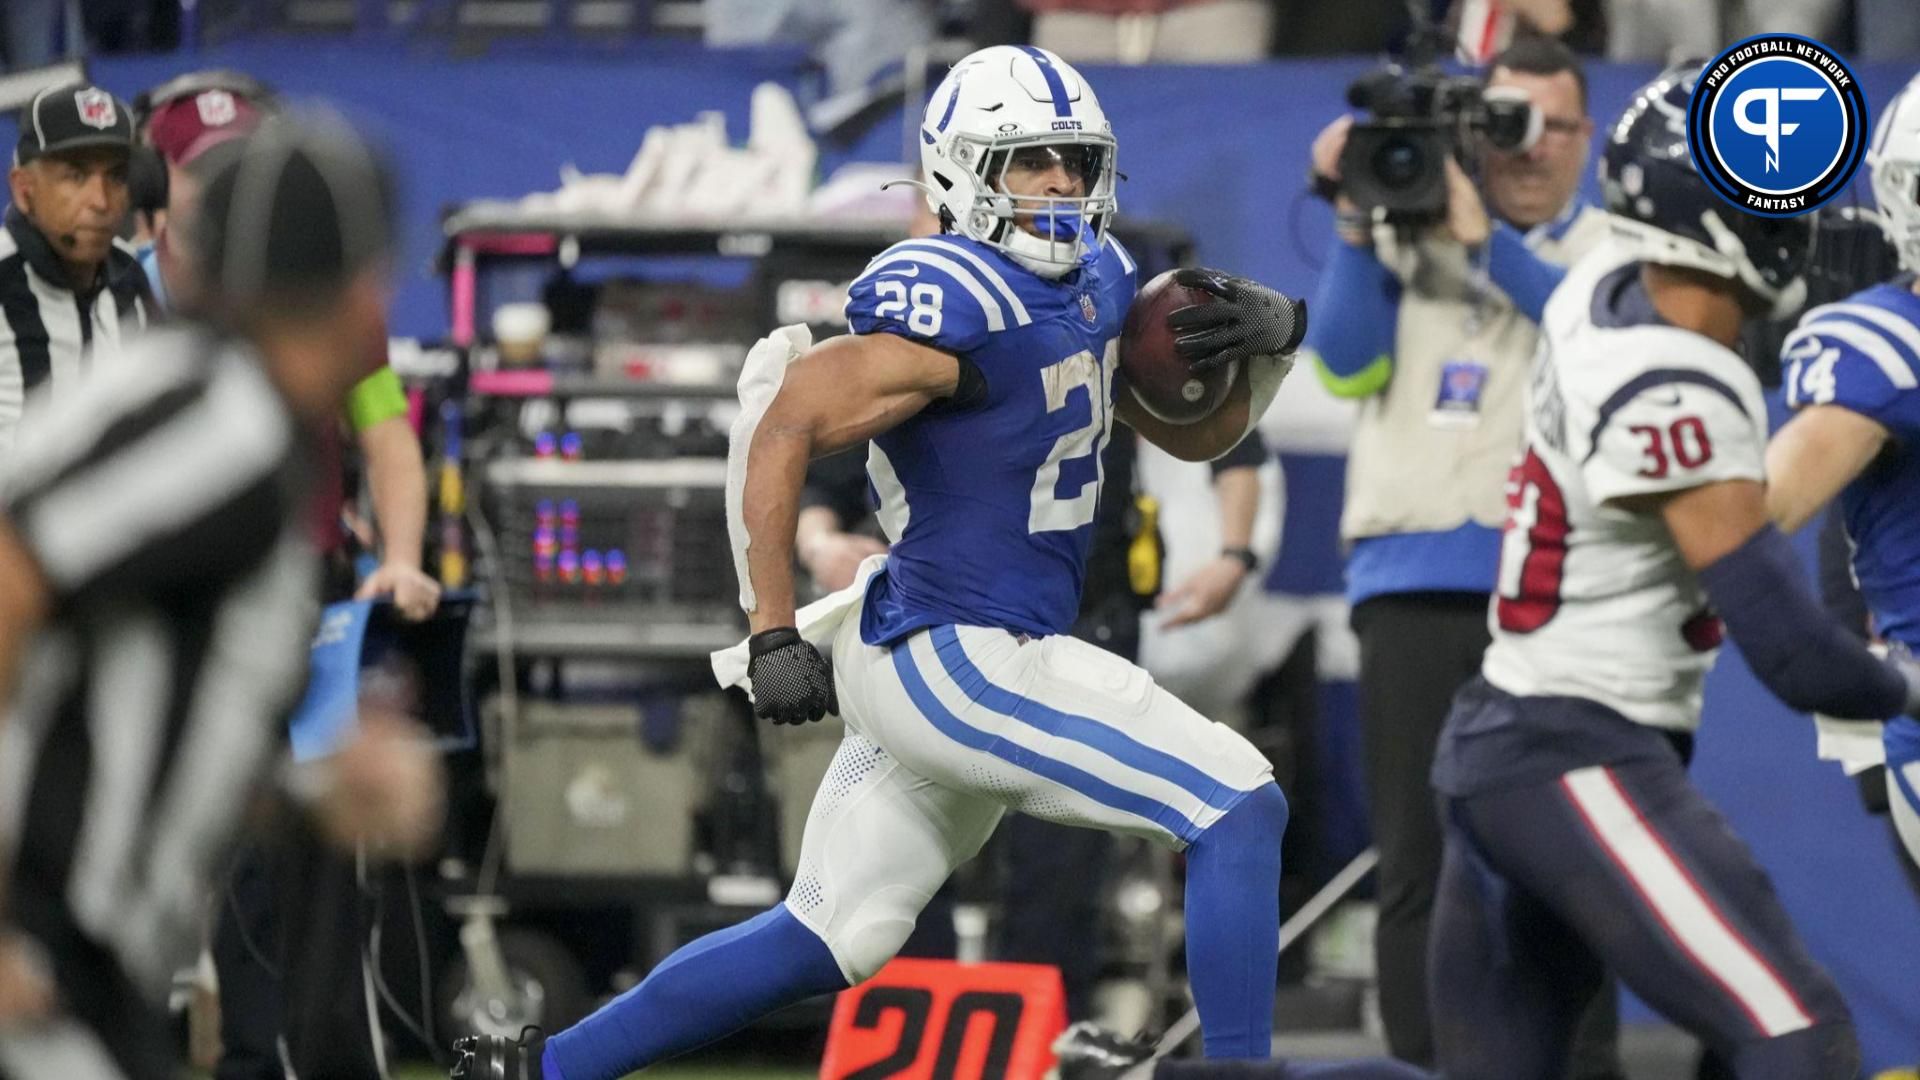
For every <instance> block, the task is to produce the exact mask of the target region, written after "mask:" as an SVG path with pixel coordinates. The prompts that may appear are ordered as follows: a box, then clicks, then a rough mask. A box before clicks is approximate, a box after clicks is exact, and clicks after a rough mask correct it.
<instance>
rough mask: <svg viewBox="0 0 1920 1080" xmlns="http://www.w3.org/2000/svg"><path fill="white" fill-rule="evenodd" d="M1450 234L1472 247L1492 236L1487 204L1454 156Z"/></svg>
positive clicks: (1450, 159)
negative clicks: (1481, 198)
mask: <svg viewBox="0 0 1920 1080" xmlns="http://www.w3.org/2000/svg"><path fill="white" fill-rule="evenodd" d="M1447 233H1448V234H1449V235H1451V236H1452V237H1453V238H1454V239H1455V240H1458V241H1460V242H1461V243H1462V244H1465V245H1466V246H1467V247H1470V248H1477V247H1479V246H1480V245H1482V244H1485V243H1486V242H1487V238H1488V237H1490V236H1492V235H1493V220H1492V219H1491V218H1489V217H1488V216H1487V204H1486V203H1484V202H1482V201H1481V200H1480V191H1479V189H1478V188H1476V187H1474V186H1473V181H1472V180H1470V179H1468V178H1467V172H1466V170H1465V169H1462V168H1461V167H1460V163H1459V162H1457V161H1455V160H1453V156H1452V155H1448V156H1447Z"/></svg>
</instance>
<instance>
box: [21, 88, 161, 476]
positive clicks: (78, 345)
mask: <svg viewBox="0 0 1920 1080" xmlns="http://www.w3.org/2000/svg"><path fill="white" fill-rule="evenodd" d="M132 152H133V117H132V116H131V115H129V113H128V110H127V106H126V103H125V102H122V101H121V100H120V99H119V98H116V97H114V96H113V95H112V94H110V93H108V92H107V91H105V90H102V89H100V88H99V87H97V86H90V85H86V84H80V83H75V84H69V85H67V86H61V87H54V88H49V89H46V90H42V91H41V92H40V93H38V94H35V95H34V98H33V101H32V102H30V103H29V104H28V105H27V107H26V108H24V109H22V110H21V111H20V142H19V144H18V145H17V146H16V147H15V149H14V154H13V168H12V169H11V170H10V171H9V172H8V173H7V186H8V189H9V193H10V196H11V202H10V204H9V205H8V207H7V214H6V223H5V228H4V230H3V231H0V461H3V460H5V459H6V457H7V451H8V448H9V447H10V446H11V445H12V443H13V432H14V427H15V425H16V424H18V423H19V421H20V412H21V408H22V406H23V404H24V403H25V400H26V397H27V394H28V393H29V392H31V391H34V390H36V389H38V388H40V387H41V386H44V385H49V384H50V385H53V386H56V387H57V386H60V385H62V384H64V383H66V382H67V381H68V380H72V379H75V378H77V377H78V376H79V375H80V374H81V373H82V372H83V371H85V370H86V369H87V367H88V366H89V364H90V361H92V360H93V359H94V358H95V357H96V356H97V355H100V354H104V353H109V352H113V351H117V350H118V349H119V348H120V345H121V341H122V339H123V338H126V337H131V336H133V334H134V333H135V332H136V331H138V330H140V329H143V328H144V327H145V326H146V324H147V321H148V319H149V318H150V317H151V314H152V311H153V297H152V295H151V294H150V293H149V292H148V289H147V280H146V275H145V274H143V273H142V272H141V270H140V265H139V263H138V262H136V261H135V258H134V254H133V251H132V249H131V248H129V247H127V246H126V245H125V244H123V243H121V242H120V241H119V240H117V239H116V238H115V237H116V235H117V234H118V232H119V230H120V226H121V223H122V222H123V221H124V220H125V219H126V216H127V203H128V196H127V161H128V157H129V155H130V154H131V153H132Z"/></svg>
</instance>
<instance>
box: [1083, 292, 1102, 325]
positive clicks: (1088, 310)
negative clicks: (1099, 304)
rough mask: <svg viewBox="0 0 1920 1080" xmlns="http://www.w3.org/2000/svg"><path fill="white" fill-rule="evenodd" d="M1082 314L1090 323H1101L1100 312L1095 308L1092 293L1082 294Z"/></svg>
mask: <svg viewBox="0 0 1920 1080" xmlns="http://www.w3.org/2000/svg"><path fill="white" fill-rule="evenodd" d="M1080 314H1081V315H1084V316H1086V320H1087V321H1088V322H1098V321H1099V319H1100V312H1099V309H1097V308H1095V307H1094V306H1093V296H1092V294H1090V293H1081V294H1080Z"/></svg>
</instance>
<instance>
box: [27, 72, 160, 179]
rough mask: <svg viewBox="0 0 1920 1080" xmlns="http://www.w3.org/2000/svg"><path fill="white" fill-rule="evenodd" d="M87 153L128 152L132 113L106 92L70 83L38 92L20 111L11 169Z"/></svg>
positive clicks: (130, 145)
mask: <svg viewBox="0 0 1920 1080" xmlns="http://www.w3.org/2000/svg"><path fill="white" fill-rule="evenodd" d="M91 147H107V148H110V149H118V150H125V151H127V152H128V153H132V151H133V110H131V109H129V108H127V103H126V102H124V101H121V100H120V99H119V98H117V97H114V96H113V95H112V94H111V93H109V92H108V91H106V90H102V89H101V88H100V87H98V86H90V85H87V84H85V83H69V84H68V85H66V86H56V87H51V88H49V89H46V90H42V91H40V92H39V93H38V94H35V95H34V96H33V101H32V102H30V103H29V104H28V105H27V107H26V108H24V109H21V110H20V142H19V145H17V146H16V147H14V151H13V160H14V164H16V165H25V164H26V163H27V162H29V161H33V160H34V159H36V158H41V157H45V156H47V155H48V154H63V153H67V152H69V151H73V150H84V149H88V148H91Z"/></svg>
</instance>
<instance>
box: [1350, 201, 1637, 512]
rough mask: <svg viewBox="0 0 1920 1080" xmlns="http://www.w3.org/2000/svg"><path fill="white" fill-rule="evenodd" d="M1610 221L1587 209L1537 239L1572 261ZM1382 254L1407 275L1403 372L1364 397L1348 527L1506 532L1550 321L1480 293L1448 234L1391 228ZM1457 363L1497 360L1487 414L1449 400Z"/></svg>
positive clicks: (1494, 294) (1489, 373)
mask: <svg viewBox="0 0 1920 1080" xmlns="http://www.w3.org/2000/svg"><path fill="white" fill-rule="evenodd" d="M1606 222H1607V215H1606V212H1605V211H1602V210H1600V209H1599V208H1597V207H1592V206H1588V207H1584V208H1582V209H1581V210H1580V211H1578V216H1577V217H1576V218H1575V219H1574V222H1573V224H1572V226H1571V227H1570V228H1568V229H1567V230H1566V232H1565V233H1563V234H1562V235H1561V236H1560V237H1559V238H1558V239H1555V238H1553V237H1551V236H1549V235H1547V233H1546V232H1545V231H1544V230H1536V231H1535V232H1533V233H1532V234H1530V235H1529V236H1528V238H1527V246H1528V247H1530V248H1532V249H1533V251H1534V252H1535V253H1536V254H1538V255H1539V256H1540V257H1541V258H1543V259H1546V260H1547V261H1549V262H1553V263H1557V264H1560V265H1562V266H1564V265H1567V264H1570V263H1572V262H1573V261H1574V260H1575V259H1577V258H1579V257H1580V256H1581V255H1584V254H1586V252H1587V251H1588V250H1590V249H1591V248H1592V247H1594V246H1595V245H1596V244H1597V243H1598V242H1599V241H1600V240H1602V239H1603V238H1605V236H1606V232H1607V225H1606ZM1375 250H1376V251H1377V252H1378V253H1379V256H1380V261H1381V262H1382V263H1383V264H1384V265H1385V266H1386V267H1387V268H1388V269H1389V270H1391V271H1392V272H1393V274H1394V276H1395V277H1397V278H1399V279H1400V283H1401V294H1400V321H1399V325H1398V327H1397V328H1396V330H1395V334H1394V353H1393V377H1392V379H1390V380H1389V381H1388V383H1387V385H1386V388H1385V389H1383V390H1381V391H1380V392H1379V393H1378V394H1375V395H1373V396H1372V397H1369V398H1366V399H1364V400H1363V401H1361V402H1360V411H1359V415H1358V417H1357V418H1356V421H1355V428H1354V435H1353V444H1352V447H1351V449H1350V450H1349V451H1348V457H1347V505H1346V510H1345V512H1344V513H1343V514H1342V515H1341V518H1340V535H1341V537H1342V538H1344V539H1346V540H1349V541H1352V540H1355V539H1358V538H1361V537H1366V536H1382V535H1387V534H1391V533H1407V532H1445V531H1447V530H1450V529H1455V528H1458V527H1459V526H1461V525H1464V524H1466V523H1467V522H1469V521H1475V522H1478V523H1480V524H1482V525H1486V526H1489V527H1491V528H1499V527H1500V525H1501V523H1502V522H1503V521H1504V520H1505V518H1506V493H1505V487H1506V475H1507V469H1508V467H1509V466H1511V465H1512V464H1513V457H1514V454H1515V453H1516V452H1518V450H1519V448H1520V440H1521V409H1522V404H1523V399H1524V397H1525V391H1526V385H1527V372H1528V369H1529V367H1530V366H1531V363H1532V360H1533V351H1534V346H1535V344H1536V343H1537V342H1538V340H1539V336H1540V333H1539V327H1537V326H1536V325H1535V324H1534V323H1532V322H1531V321H1529V320H1528V319H1527V317H1526V316H1525V315H1523V314H1521V313H1520V312H1519V311H1517V310H1516V309H1515V308H1514V306H1513V302H1512V301H1511V300H1509V299H1507V296H1506V294H1505V293H1503V292H1501V291H1500V290H1499V289H1498V288H1497V287H1495V286H1493V285H1492V284H1491V283H1486V284H1483V285H1481V286H1480V287H1479V288H1478V289H1476V288H1475V287H1474V285H1473V282H1472V275H1473V270H1472V267H1470V265H1469V263H1468V260H1467V252H1466V249H1465V248H1463V247H1461V246H1460V245H1459V244H1457V243H1455V242H1454V241H1452V240H1451V239H1449V238H1447V237H1445V236H1444V235H1441V236H1437V237H1436V236H1433V235H1431V234H1429V235H1427V236H1424V237H1422V238H1420V239H1419V240H1417V241H1415V242H1413V243H1410V244H1408V243H1400V242H1397V239H1396V237H1395V236H1394V234H1393V232H1392V231H1391V230H1387V229H1382V230H1380V231H1379V233H1378V234H1377V235H1376V236H1375ZM1476 295H1477V296H1478V297H1479V299H1478V300H1477V302H1476V300H1475V297H1476ZM1476 311H1477V316H1476V314H1475V312H1476ZM1450 361H1466V362H1469V363H1471V364H1473V365H1480V366H1484V367H1485V369H1486V370H1485V376H1484V380H1483V381H1482V382H1481V384H1480V386H1479V389H1478V408H1477V410H1466V409H1462V410H1459V411H1454V412H1449V411H1448V410H1447V409H1445V408H1442V407H1440V402H1441V384H1442V379H1443V377H1444V375H1445V369H1446V367H1447V365H1448V363H1449V362H1450ZM1463 374H1464V373H1463Z"/></svg>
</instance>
